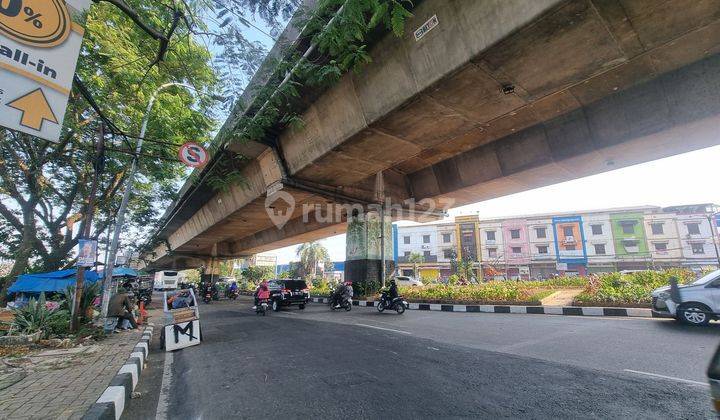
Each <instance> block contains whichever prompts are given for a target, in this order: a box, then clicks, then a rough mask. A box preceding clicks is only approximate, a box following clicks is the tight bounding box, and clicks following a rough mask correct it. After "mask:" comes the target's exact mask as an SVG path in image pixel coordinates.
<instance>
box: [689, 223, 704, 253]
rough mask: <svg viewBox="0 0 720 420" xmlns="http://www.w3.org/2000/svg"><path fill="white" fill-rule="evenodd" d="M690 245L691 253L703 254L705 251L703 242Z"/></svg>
mask: <svg viewBox="0 0 720 420" xmlns="http://www.w3.org/2000/svg"><path fill="white" fill-rule="evenodd" d="M688 226H689V225H688ZM690 246H691V247H692V253H693V254H704V253H705V246H704V245H703V244H690Z"/></svg>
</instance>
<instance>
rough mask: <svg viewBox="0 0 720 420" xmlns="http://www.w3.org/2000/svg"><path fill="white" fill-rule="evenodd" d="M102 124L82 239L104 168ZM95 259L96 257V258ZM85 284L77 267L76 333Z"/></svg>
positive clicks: (87, 231) (73, 325)
mask: <svg viewBox="0 0 720 420" xmlns="http://www.w3.org/2000/svg"><path fill="white" fill-rule="evenodd" d="M103 128H104V127H103V123H100V125H99V127H98V140H97V143H96V144H95V162H94V163H93V166H94V168H93V169H94V174H93V180H92V184H91V187H90V195H89V196H88V202H87V207H86V209H85V225H84V229H83V232H82V234H81V235H80V237H81V238H83V239H88V238H90V234H91V233H92V231H91V228H92V219H93V213H94V212H95V194H96V193H97V185H98V180H99V178H100V174H101V173H102V170H103V167H104V166H105V162H104V160H105V156H104V154H105V130H104V129H103ZM96 258H97V257H96ZM84 283H85V267H82V266H78V267H77V278H76V280H75V301H74V304H73V311H72V318H71V321H70V330H71V331H77V330H78V327H79V326H80V303H81V301H82V295H83V288H84Z"/></svg>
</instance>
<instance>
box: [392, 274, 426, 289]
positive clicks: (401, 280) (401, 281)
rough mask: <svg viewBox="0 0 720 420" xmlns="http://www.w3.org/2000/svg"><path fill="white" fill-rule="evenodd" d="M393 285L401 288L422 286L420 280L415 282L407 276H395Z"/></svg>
mask: <svg viewBox="0 0 720 420" xmlns="http://www.w3.org/2000/svg"><path fill="white" fill-rule="evenodd" d="M395 284H397V285H398V286H403V287H422V286H423V284H422V282H421V281H420V280H415V279H414V278H412V277H408V276H395Z"/></svg>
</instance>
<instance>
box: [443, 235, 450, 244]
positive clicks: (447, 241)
mask: <svg viewBox="0 0 720 420" xmlns="http://www.w3.org/2000/svg"><path fill="white" fill-rule="evenodd" d="M442 235H443V242H444V243H446V244H447V243H450V234H449V233H443V234H442Z"/></svg>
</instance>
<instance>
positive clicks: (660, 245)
mask: <svg viewBox="0 0 720 420" xmlns="http://www.w3.org/2000/svg"><path fill="white" fill-rule="evenodd" d="M653 245H654V246H655V251H659V252H665V251H667V242H655V243H654V244H653Z"/></svg>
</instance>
